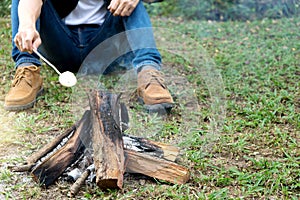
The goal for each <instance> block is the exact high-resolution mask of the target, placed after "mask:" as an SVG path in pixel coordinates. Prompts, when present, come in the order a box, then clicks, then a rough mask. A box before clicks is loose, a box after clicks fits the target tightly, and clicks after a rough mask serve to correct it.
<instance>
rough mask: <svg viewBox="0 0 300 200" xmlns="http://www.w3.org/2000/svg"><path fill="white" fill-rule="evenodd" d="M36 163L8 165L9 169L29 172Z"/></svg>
mask: <svg viewBox="0 0 300 200" xmlns="http://www.w3.org/2000/svg"><path fill="white" fill-rule="evenodd" d="M34 165H35V164H28V165H20V166H8V169H10V170H11V171H13V172H26V171H27V172H28V171H30V170H31V169H32V167H34Z"/></svg>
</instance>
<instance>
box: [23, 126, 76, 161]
mask: <svg viewBox="0 0 300 200" xmlns="http://www.w3.org/2000/svg"><path fill="white" fill-rule="evenodd" d="M75 130H76V125H73V126H72V127H71V128H69V129H68V130H66V131H65V132H64V133H63V134H61V135H59V136H58V137H56V138H55V139H54V140H52V141H51V142H50V143H48V144H46V145H45V146H44V147H43V148H41V149H40V150H39V151H37V152H36V153H33V154H32V155H31V156H30V157H28V158H27V159H26V160H27V163H28V164H32V163H35V162H36V161H38V160H39V159H40V158H42V157H44V156H45V155H46V154H48V153H49V152H51V151H52V150H53V149H54V148H55V147H56V146H58V145H59V144H60V143H61V142H62V140H63V139H64V138H66V137H68V136H69V135H70V134H72V133H73V132H74V131H75Z"/></svg>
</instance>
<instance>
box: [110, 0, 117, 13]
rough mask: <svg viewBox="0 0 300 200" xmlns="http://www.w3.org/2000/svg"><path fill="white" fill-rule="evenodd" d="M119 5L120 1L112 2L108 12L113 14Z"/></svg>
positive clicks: (114, 0) (113, 0)
mask: <svg viewBox="0 0 300 200" xmlns="http://www.w3.org/2000/svg"><path fill="white" fill-rule="evenodd" d="M119 4H120V0H112V1H111V2H110V4H109V6H108V9H109V11H110V12H111V13H112V14H114V13H115V11H116V10H117V8H118V6H119Z"/></svg>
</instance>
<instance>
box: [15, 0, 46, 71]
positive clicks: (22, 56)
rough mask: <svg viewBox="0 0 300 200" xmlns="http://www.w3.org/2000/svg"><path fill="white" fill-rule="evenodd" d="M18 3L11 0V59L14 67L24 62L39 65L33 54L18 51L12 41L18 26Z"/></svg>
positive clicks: (17, 0)
mask: <svg viewBox="0 0 300 200" xmlns="http://www.w3.org/2000/svg"><path fill="white" fill-rule="evenodd" d="M18 5H19V0H12V3H11V26H12V27H11V28H12V59H13V61H14V62H15V67H16V68H17V67H18V66H19V65H24V64H25V65H26V64H27V65H36V66H40V65H41V62H40V61H39V59H38V57H37V56H36V55H35V54H30V53H27V52H20V51H19V49H18V48H17V47H16V45H15V43H14V41H13V40H14V37H15V35H16V34H17V32H18V28H19V17H18ZM37 28H39V23H37Z"/></svg>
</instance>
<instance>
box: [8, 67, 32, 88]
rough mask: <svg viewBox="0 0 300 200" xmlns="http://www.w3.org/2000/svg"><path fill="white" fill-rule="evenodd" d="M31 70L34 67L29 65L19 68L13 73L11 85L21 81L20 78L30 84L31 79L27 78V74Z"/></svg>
mask: <svg viewBox="0 0 300 200" xmlns="http://www.w3.org/2000/svg"><path fill="white" fill-rule="evenodd" d="M31 71H35V69H32V68H29V67H22V68H20V69H19V70H18V71H17V73H16V75H15V78H14V80H13V83H12V86H13V87H15V86H17V85H18V84H20V83H21V81H22V80H24V81H26V83H27V84H28V85H30V86H32V85H31V81H29V79H28V75H29V74H28V73H30V72H31Z"/></svg>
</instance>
